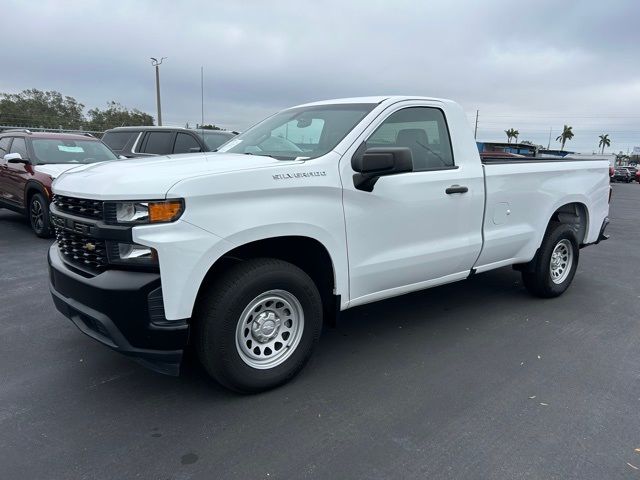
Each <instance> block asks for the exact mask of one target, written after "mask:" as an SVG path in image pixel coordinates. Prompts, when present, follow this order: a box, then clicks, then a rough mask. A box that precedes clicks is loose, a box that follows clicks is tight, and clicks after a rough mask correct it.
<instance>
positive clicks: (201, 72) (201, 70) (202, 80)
mask: <svg viewBox="0 0 640 480" xmlns="http://www.w3.org/2000/svg"><path fill="white" fill-rule="evenodd" d="M200 106H201V109H202V111H201V112H200V113H201V114H202V117H201V119H200V121H201V122H202V123H200V125H204V67H200Z"/></svg>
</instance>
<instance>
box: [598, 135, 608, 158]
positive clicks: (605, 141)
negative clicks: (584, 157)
mask: <svg viewBox="0 0 640 480" xmlns="http://www.w3.org/2000/svg"><path fill="white" fill-rule="evenodd" d="M598 146H599V147H602V153H603V154H604V147H610V146H611V139H610V138H609V134H608V133H603V134H602V135H600V142H599V143H598Z"/></svg>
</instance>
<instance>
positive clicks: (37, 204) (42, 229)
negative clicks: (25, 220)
mask: <svg viewBox="0 0 640 480" xmlns="http://www.w3.org/2000/svg"><path fill="white" fill-rule="evenodd" d="M28 212H29V223H30V224H31V229H32V230H33V231H34V233H35V234H36V235H37V236H39V237H41V238H49V237H51V233H52V232H51V220H50V218H49V203H48V202H47V200H46V199H45V198H44V195H42V194H41V193H34V194H33V195H32V196H31V198H30V199H29V210H28Z"/></svg>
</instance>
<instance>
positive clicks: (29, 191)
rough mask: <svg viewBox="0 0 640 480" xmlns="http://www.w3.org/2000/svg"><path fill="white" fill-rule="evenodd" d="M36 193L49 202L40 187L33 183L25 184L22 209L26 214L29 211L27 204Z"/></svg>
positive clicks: (47, 196)
mask: <svg viewBox="0 0 640 480" xmlns="http://www.w3.org/2000/svg"><path fill="white" fill-rule="evenodd" d="M36 193H41V194H42V195H43V196H44V198H45V200H47V201H49V195H47V193H46V192H45V191H44V189H43V188H42V187H41V186H40V185H38V184H37V183H36V182H33V181H32V182H30V183H27V185H26V187H25V194H24V200H25V202H24V208H25V210H26V211H27V212H28V211H29V202H30V201H31V197H33V196H34V195H35V194H36Z"/></svg>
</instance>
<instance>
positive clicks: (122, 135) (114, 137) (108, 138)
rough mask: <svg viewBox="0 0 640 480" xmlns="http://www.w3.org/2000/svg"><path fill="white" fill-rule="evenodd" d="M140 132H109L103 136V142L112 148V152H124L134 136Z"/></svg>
mask: <svg viewBox="0 0 640 480" xmlns="http://www.w3.org/2000/svg"><path fill="white" fill-rule="evenodd" d="M139 133H140V132H139V131H138V132H136V131H133V132H132V131H124V132H122V131H121V132H107V133H105V134H104V135H103V136H102V141H103V142H104V143H106V144H107V146H109V148H111V150H119V151H120V150H123V149H124V147H125V146H126V145H127V143H129V141H131V139H132V138H133V137H134V136H137V135H138V134H139Z"/></svg>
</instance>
